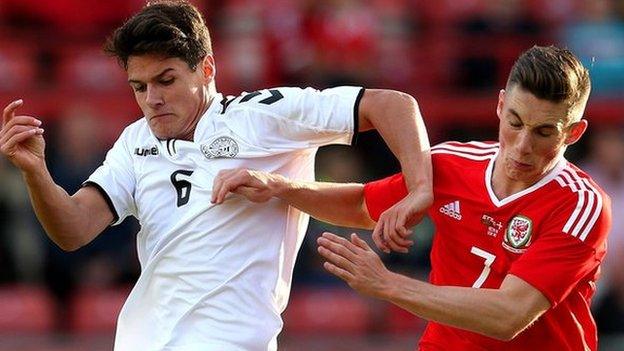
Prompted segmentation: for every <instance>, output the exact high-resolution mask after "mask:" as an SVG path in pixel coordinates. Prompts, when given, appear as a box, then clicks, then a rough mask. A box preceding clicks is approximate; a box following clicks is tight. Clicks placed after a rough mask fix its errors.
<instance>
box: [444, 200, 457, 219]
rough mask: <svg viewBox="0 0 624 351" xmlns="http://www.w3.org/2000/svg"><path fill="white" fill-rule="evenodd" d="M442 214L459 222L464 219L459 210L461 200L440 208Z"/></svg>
mask: <svg viewBox="0 0 624 351" xmlns="http://www.w3.org/2000/svg"><path fill="white" fill-rule="evenodd" d="M440 212H441V213H444V214H445V215H447V216H449V217H451V218H455V219H456V220H458V221H459V220H461V219H462V216H461V211H460V210H459V200H456V201H453V202H450V203H448V204H446V205H444V206H442V207H440Z"/></svg>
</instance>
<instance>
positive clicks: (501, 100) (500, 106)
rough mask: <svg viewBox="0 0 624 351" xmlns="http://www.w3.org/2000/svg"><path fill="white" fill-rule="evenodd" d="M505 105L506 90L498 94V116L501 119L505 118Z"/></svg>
mask: <svg viewBox="0 0 624 351" xmlns="http://www.w3.org/2000/svg"><path fill="white" fill-rule="evenodd" d="M504 105H505V89H501V90H500V91H499V92H498V104H497V105H496V115H497V116H498V118H499V119H500V118H501V117H502V116H503V106H504Z"/></svg>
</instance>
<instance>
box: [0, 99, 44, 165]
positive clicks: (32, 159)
mask: <svg viewBox="0 0 624 351" xmlns="http://www.w3.org/2000/svg"><path fill="white" fill-rule="evenodd" d="M23 104H24V102H23V101H22V100H21V99H20V100H16V101H13V102H12V103H10V104H8V105H7V106H6V107H5V108H4V111H3V112H2V129H1V130H0V152H1V153H2V154H4V155H5V156H6V157H7V158H8V159H9V160H10V161H11V162H12V163H13V164H14V165H15V166H16V167H17V168H19V169H21V170H22V171H28V170H32V169H35V168H37V167H40V166H41V165H45V154H44V151H45V141H44V139H43V129H42V128H40V126H41V121H40V120H38V119H37V118H35V117H31V116H16V115H15V111H16V110H17V109H18V108H19V107H20V106H22V105H23Z"/></svg>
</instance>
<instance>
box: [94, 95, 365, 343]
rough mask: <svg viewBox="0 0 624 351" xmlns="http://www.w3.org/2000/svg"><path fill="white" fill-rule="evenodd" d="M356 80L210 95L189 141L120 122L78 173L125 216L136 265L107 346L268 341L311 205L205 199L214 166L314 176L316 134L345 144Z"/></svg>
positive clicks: (352, 122)
mask: <svg viewBox="0 0 624 351" xmlns="http://www.w3.org/2000/svg"><path fill="white" fill-rule="evenodd" d="M362 94H363V89H362V88H356V87H339V88H333V89H327V90H323V91H318V90H314V89H311V88H307V89H299V88H277V89H270V90H260V91H257V92H253V93H249V94H243V95H241V96H239V97H227V98H223V97H222V96H221V95H220V94H218V95H217V96H215V97H214V99H213V101H212V103H211V104H210V107H209V108H208V110H207V111H206V113H205V114H204V115H203V116H202V117H201V119H200V120H199V122H198V125H197V128H196V130H195V135H194V139H193V140H194V141H193V142H190V141H184V140H176V139H170V140H158V139H157V138H156V137H155V136H154V135H153V134H152V132H151V130H150V129H149V127H148V125H147V122H146V121H145V119H141V120H139V121H137V122H135V123H133V124H132V125H130V126H128V127H127V128H126V129H125V130H124V132H123V133H122V135H121V136H120V137H119V139H118V140H117V142H116V143H115V145H114V146H113V148H112V149H111V150H110V151H109V152H108V154H107V156H106V160H105V161H104V163H103V165H102V166H100V167H99V168H98V169H97V170H96V171H95V172H94V173H93V174H92V175H91V177H90V178H89V180H88V181H87V182H86V183H85V184H86V185H91V186H95V187H96V188H98V189H99V190H100V191H101V192H102V193H103V195H104V197H105V198H106V200H107V201H108V202H109V206H110V207H111V210H112V211H113V213H114V215H115V223H114V224H118V223H120V222H121V221H122V220H123V219H124V218H125V217H127V216H129V215H132V216H135V217H136V218H137V219H138V220H139V222H140V224H141V230H140V232H139V233H138V235H137V250H138V257H139V261H140V263H141V275H140V277H139V279H138V281H137V283H136V285H135V286H134V288H133V289H132V292H131V293H130V296H129V297H128V299H127V300H126V302H125V304H124V306H123V308H122V310H121V313H120V315H119V320H118V325H117V333H116V337H115V350H117V351H126V350H128V351H130V350H132V351H135V350H143V351H149V350H168V351H174V350H175V351H188V350H202V351H205V350H228V351H237V350H249V351H251V350H258V351H259V350H263V351H264V350H275V349H276V348H277V342H276V337H277V334H278V333H279V332H280V330H281V328H282V320H281V317H280V314H281V312H282V311H283V310H284V308H285V307H286V303H287V301H288V296H289V293H290V285H291V278H292V271H293V266H294V263H295V257H296V255H297V252H298V250H299V247H300V245H301V242H302V240H303V236H304V234H305V230H306V227H307V224H308V219H309V217H308V216H307V215H306V214H304V213H302V212H300V211H298V210H297V209H295V208H293V207H290V206H289V205H288V204H286V203H285V202H283V201H280V200H278V199H272V200H270V201H268V202H267V203H262V204H255V203H252V202H249V201H247V200H246V199H245V198H243V197H241V196H238V195H235V194H230V195H229V196H228V197H227V198H226V200H225V202H224V203H223V204H221V205H213V204H212V203H211V202H210V199H211V195H212V183H213V179H214V177H215V176H216V175H217V172H218V171H219V170H221V169H228V168H236V167H245V168H250V169H256V170H263V171H268V172H276V173H279V174H282V175H284V176H286V177H289V178H292V179H300V180H306V181H313V180H314V157H315V154H316V150H317V148H318V147H319V146H322V145H326V144H350V143H351V142H352V139H353V138H354V137H355V135H356V134H357V118H358V116H357V109H358V102H359V99H360V98H361V96H362Z"/></svg>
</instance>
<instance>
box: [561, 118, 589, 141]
mask: <svg viewBox="0 0 624 351" xmlns="http://www.w3.org/2000/svg"><path fill="white" fill-rule="evenodd" d="M586 130H587V120H586V119H581V120H580V121H578V122H575V123H573V124H572V125H571V126H570V127H568V131H567V132H566V139H565V144H566V145H572V144H574V143H576V142H577V141H579V139H581V137H582V136H583V134H584V133H585V131H586Z"/></svg>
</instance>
